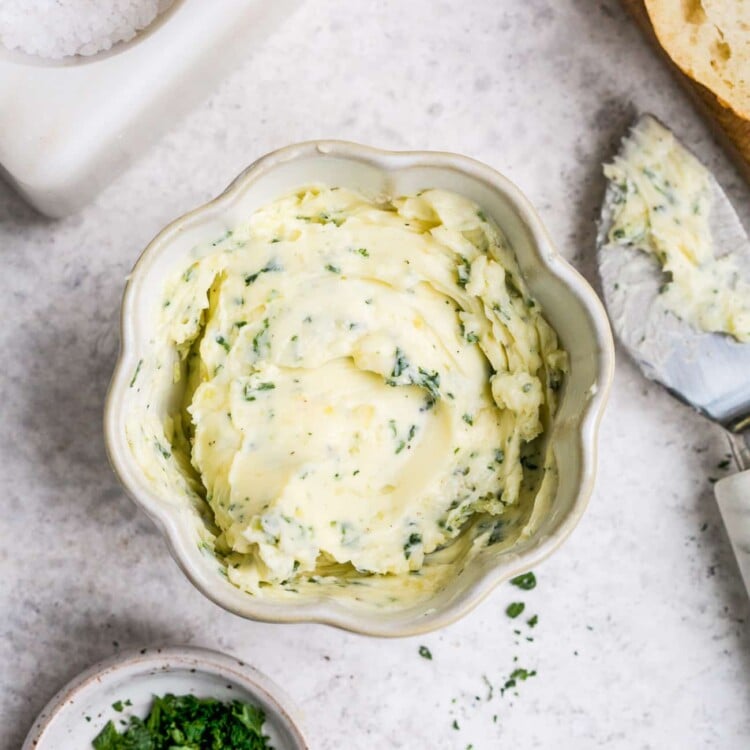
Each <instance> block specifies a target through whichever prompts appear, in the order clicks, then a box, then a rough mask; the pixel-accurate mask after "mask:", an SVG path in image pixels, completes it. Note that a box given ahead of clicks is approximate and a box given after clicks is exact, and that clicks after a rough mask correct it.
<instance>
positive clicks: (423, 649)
mask: <svg viewBox="0 0 750 750" xmlns="http://www.w3.org/2000/svg"><path fill="white" fill-rule="evenodd" d="M419 655H420V656H421V657H422V658H423V659H429V660H430V661H432V652H431V651H430V649H429V648H427V646H420V647H419Z"/></svg>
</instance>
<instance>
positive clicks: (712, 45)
mask: <svg viewBox="0 0 750 750" xmlns="http://www.w3.org/2000/svg"><path fill="white" fill-rule="evenodd" d="M644 4H645V6H646V11H647V13H648V15H649V18H650V20H651V24H652V26H653V29H654V33H655V34H656V37H657V39H658V40H659V43H660V44H661V46H662V47H663V49H664V51H665V52H666V53H667V54H668V55H669V57H670V58H671V59H672V60H673V61H674V63H675V64H676V65H677V66H678V67H679V68H680V69H681V70H682V71H683V72H684V73H685V74H686V75H687V76H689V77H690V78H692V79H693V80H694V81H696V82H698V83H700V84H702V85H703V86H705V87H706V88H707V89H709V90H710V91H711V92H712V93H713V94H714V95H715V96H716V98H717V100H718V101H719V103H720V104H721V105H722V106H724V107H726V108H727V109H730V110H732V111H733V112H734V113H735V114H737V115H738V116H739V117H741V118H742V119H744V120H750V3H744V2H737V0H644Z"/></svg>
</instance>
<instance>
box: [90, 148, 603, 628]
mask: <svg viewBox="0 0 750 750" xmlns="http://www.w3.org/2000/svg"><path fill="white" fill-rule="evenodd" d="M313 182H317V183H327V184H335V185H339V186H342V187H347V188H353V189H356V190H359V191H361V192H363V193H365V194H367V195H378V194H383V193H386V194H390V195H403V194H409V193H416V192H418V191H419V190H422V189H425V188H442V189H446V190H452V191H455V192H457V193H460V194H462V195H465V196H466V197H468V198H470V199H471V200H473V201H475V202H476V203H477V204H479V205H480V206H481V207H482V209H483V210H484V211H485V212H486V213H487V214H488V215H490V216H492V217H493V218H494V219H495V221H496V222H497V223H498V225H499V226H500V227H501V228H502V230H503V231H504V233H505V235H506V237H507V238H508V240H509V241H510V243H511V245H512V246H513V248H514V250H515V252H516V255H517V257H518V261H519V264H520V267H521V270H522V272H523V274H524V276H525V278H526V281H527V283H528V285H529V287H530V289H531V291H532V293H533V295H534V296H535V297H536V298H537V299H538V300H539V302H540V304H541V305H542V308H543V310H544V312H545V316H546V317H547V319H548V320H549V322H550V323H551V325H552V326H553V328H554V329H555V330H556V331H557V333H558V335H559V337H560V341H561V343H562V345H563V346H564V348H565V349H567V351H568V353H569V356H570V372H569V375H568V377H567V379H566V383H565V386H564V389H563V391H562V398H561V401H560V407H559V410H558V413H557V415H556V417H555V420H554V423H553V425H552V428H551V431H550V434H549V440H550V444H551V446H552V450H553V451H554V453H555V456H556V459H557V464H558V469H559V475H560V476H559V486H558V489H557V493H556V495H555V498H554V500H553V501H552V503H551V506H550V509H549V512H548V514H547V516H546V517H545V518H544V520H543V521H542V523H541V524H540V525H539V527H538V528H537V529H536V531H535V532H534V533H533V534H532V535H530V536H529V537H528V538H526V539H524V540H522V541H519V542H518V543H516V545H514V546H513V547H512V548H510V549H506V550H501V551H497V550H495V548H493V547H488V548H487V549H485V550H482V551H481V553H480V554H478V555H477V556H476V557H475V558H474V559H472V560H471V561H470V562H469V564H467V565H465V566H463V565H461V566H458V565H457V566H456V571H455V575H454V576H452V577H451V578H450V581H449V583H448V584H447V585H446V586H445V587H444V588H442V589H441V590H439V591H437V592H435V594H434V595H432V597H431V598H430V599H429V600H428V601H427V602H424V601H422V602H420V603H417V604H415V605H414V606H412V607H409V608H406V609H399V610H392V611H391V610H379V609H374V608H373V609H365V608H363V607H362V606H354V605H350V604H348V603H347V602H346V601H345V600H342V599H340V598H334V597H332V596H328V595H326V594H325V593H322V594H321V595H319V596H316V597H314V598H313V597H311V596H306V595H301V596H300V597H299V598H297V599H295V600H294V601H291V602H290V601H288V600H272V599H264V598H262V597H254V596H252V595H250V594H248V593H246V592H243V591H241V590H240V589H238V588H236V587H235V586H233V585H232V584H231V583H229V582H228V581H227V579H226V578H225V577H224V576H223V575H222V574H220V572H219V571H218V566H217V564H216V561H215V559H213V558H212V557H210V556H208V555H206V554H204V553H202V552H201V550H200V549H199V547H198V544H197V543H196V540H197V532H196V528H195V523H196V515H197V514H196V513H195V511H194V510H192V508H191V507H189V506H188V503H187V501H183V502H182V503H180V501H179V499H178V498H174V499H173V500H171V501H168V500H167V499H165V498H164V497H163V496H162V495H161V494H160V493H159V492H157V491H156V490H155V487H154V485H153V484H152V482H151V481H150V480H149V478H148V477H147V476H146V475H145V474H144V472H143V470H142V469H141V467H140V466H139V464H138V463H137V462H136V460H135V458H134V456H133V454H132V452H131V449H130V447H129V445H128V440H127V437H126V431H125V425H126V421H127V418H128V414H129V412H130V410H131V409H133V408H134V404H135V400H134V394H133V390H134V389H130V388H129V387H128V386H129V384H130V382H131V380H132V378H133V376H134V373H135V372H136V369H137V367H138V363H139V362H140V360H141V359H142V358H143V357H144V355H146V354H147V353H148V351H149V346H150V344H149V338H150V335H151V333H152V330H153V327H152V321H153V320H154V316H155V315H158V310H157V304H158V303H157V300H159V299H160V298H161V295H162V292H163V287H164V283H165V280H166V279H168V278H169V277H171V276H172V275H173V274H174V272H175V269H177V268H179V267H180V266H181V265H184V264H185V261H186V260H187V258H188V257H189V256H190V254H191V253H193V256H192V257H194V253H195V250H196V248H198V247H201V246H205V245H207V244H208V243H210V241H212V240H215V239H216V237H218V236H221V235H222V234H223V233H224V232H226V230H227V229H230V228H233V227H234V226H236V225H237V224H239V223H240V222H241V221H242V220H243V219H247V217H248V216H250V215H251V214H252V213H253V211H254V210H255V209H257V208H259V207H260V206H262V205H264V204H266V203H268V202H269V201H271V200H273V199H274V198H277V197H278V196H279V195H281V194H283V193H286V192H288V191H290V190H293V189H295V188H297V187H299V186H301V185H305V184H309V183H313ZM121 327H122V330H121V351H120V357H119V360H118V363H117V366H116V368H115V372H114V375H113V378H112V382H111V384H110V390H109V394H108V397H107V403H106V407H105V436H106V442H107V450H108V453H109V457H110V461H111V463H112V466H113V468H114V470H115V472H116V474H117V475H118V477H119V478H120V481H121V482H122V484H123V486H124V487H125V489H126V490H127V492H128V494H129V495H130V496H131V497H132V498H133V500H134V501H135V502H136V503H137V504H138V505H139V506H140V507H141V508H142V509H143V510H144V511H145V512H146V513H147V514H148V515H149V516H150V517H151V518H152V519H153V521H154V522H155V523H156V524H157V526H158V527H159V528H160V529H161V530H162V532H163V533H164V536H165V537H166V539H167V542H168V544H169V547H170V550H171V552H172V555H173V556H174V558H175V559H176V560H177V562H178V563H179V564H180V566H181V567H182V569H183V570H184V571H185V573H186V574H187V576H188V577H189V578H190V580H191V581H192V582H193V583H194V584H195V586H196V587H197V588H198V589H200V590H201V591H202V592H203V593H204V594H205V595H206V596H207V597H209V598H210V599H212V600H213V601H214V602H216V603H217V604H219V605H221V606H222V607H224V608H226V609H228V610H229V611H231V612H234V613H236V614H238V615H241V616H243V617H247V618H250V619H254V620H263V621H267V622H321V623H327V624H329V625H334V626H337V627H340V628H344V629H347V630H352V631H356V632H360V633H365V634H370V635H379V636H403V635H413V634H416V633H420V632H425V631H428V630H433V629H435V628H438V627H442V626H444V625H447V624H449V623H450V622H453V621H454V620H456V619H457V618H459V617H460V616H462V615H464V614H465V613H467V612H468V611H469V610H471V609H472V608H473V607H474V606H476V605H477V604H478V603H479V602H480V601H481V600H482V599H483V598H484V597H485V596H487V594H488V593H489V592H490V591H491V590H492V589H493V588H494V587H495V586H497V585H498V584H500V583H502V582H503V581H507V580H508V579H510V578H511V577H513V576H515V575H518V574H519V573H521V572H524V571H526V570H528V569H529V568H531V567H533V566H534V565H536V564H537V563H539V562H540V561H541V560H542V559H544V558H545V557H547V555H549V554H550V553H551V552H552V551H554V550H555V549H556V548H557V547H558V546H559V545H560V544H561V543H562V541H563V540H564V539H565V538H566V537H567V536H568V535H569V534H570V533H571V531H572V530H573V528H574V527H575V525H576V524H577V523H578V521H579V520H580V518H581V515H582V514H583V512H584V510H585V508H586V505H587V503H588V500H589V497H590V496H591V493H592V491H593V487H594V477H595V472H596V450H597V432H598V426H599V422H600V419H601V416H602V412H603V410H604V406H605V402H606V399H607V396H608V392H609V388H610V384H611V381H612V375H613V370H614V349H613V345H612V335H611V331H610V328H609V323H608V320H607V317H606V314H605V312H604V309H603V307H602V305H601V303H600V301H599V299H598V297H597V296H596V294H595V293H594V291H593V290H592V289H591V287H590V286H589V285H588V283H587V282H586V281H585V280H584V279H583V277H582V276H580V275H579V274H578V272H577V271H575V269H573V268H572V267H571V266H570V265H569V264H568V263H567V262H566V261H565V260H564V259H563V258H562V257H561V256H560V255H559V254H558V253H557V251H556V250H555V249H554V247H553V244H552V241H551V239H550V237H549V235H548V234H547V232H546V230H545V229H544V227H543V225H542V223H541V221H540V219H539V217H538V216H537V215H536V213H535V212H534V210H533V209H532V207H531V205H530V204H529V202H528V201H527V200H526V198H525V197H524V196H523V195H522V194H521V192H520V191H519V190H518V188H516V187H515V186H514V185H513V184H512V183H511V182H509V181H508V180H507V179H506V178H505V177H503V176H502V175H500V174H498V173H497V172H495V171H494V170H492V169H490V168H489V167H487V166H485V165H483V164H480V163H479V162H476V161H473V160H472V159H468V158H466V157H463V156H458V155H454V154H446V153H433V152H392V151H381V150H378V149H373V148H368V147H365V146H360V145H357V144H353V143H345V142H341V141H321V142H310V143H301V144H296V145H292V146H287V147H286V148H282V149H280V150H278V151H274V152H273V153H271V154H268V155H267V156H264V157H263V158H261V159H259V160H258V161H256V162H255V163H254V164H253V165H251V166H250V167H249V168H248V169H246V170H245V171H244V172H243V173H242V174H241V175H240V176H239V177H238V178H237V179H236V180H235V181H234V182H233V183H232V184H231V185H230V186H229V188H228V189H227V190H226V191H225V192H224V193H222V194H221V195H220V196H219V197H218V198H216V199H215V200H213V201H211V202H210V203H208V204H206V205H205V206H202V207H200V208H198V209H196V210H194V211H192V212H190V213H189V214H186V215H185V216H183V217H182V218H180V219H178V220H177V221H175V222H173V223H172V224H170V225H169V226H168V227H166V229H164V230H163V231H162V232H161V233H160V234H159V235H158V236H157V237H156V238H155V239H154V240H153V241H152V242H151V244H150V245H149V246H148V247H147V248H146V250H145V251H144V252H143V254H142V255H141V257H140V259H139V260H138V262H137V263H136V265H135V268H134V269H133V272H132V274H131V276H130V280H129V282H128V284H127V287H126V290H125V295H124V299H123V304H122V320H121ZM174 398H175V394H174V393H173V394H170V393H164V394H161V397H160V398H159V399H158V401H159V402H160V403H159V404H158V405H157V406H156V408H157V410H160V412H159V413H160V414H161V415H162V416H164V417H166V415H167V413H168V411H169V408H170V400H171V401H172V402H174ZM153 408H154V405H153V403H152V409H153Z"/></svg>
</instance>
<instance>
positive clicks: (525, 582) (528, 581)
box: [510, 571, 536, 591]
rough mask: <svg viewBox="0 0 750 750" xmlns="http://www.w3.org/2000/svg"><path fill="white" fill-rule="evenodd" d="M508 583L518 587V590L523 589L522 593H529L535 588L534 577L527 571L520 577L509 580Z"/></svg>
mask: <svg viewBox="0 0 750 750" xmlns="http://www.w3.org/2000/svg"><path fill="white" fill-rule="evenodd" d="M510 582H511V583H512V584H513V585H514V586H518V588H519V589H523V590H524V591H530V590H531V589H533V588H535V587H536V576H535V575H534V573H533V572H532V571H529V572H528V573H523V574H522V575H520V576H516V577H515V578H511V579H510Z"/></svg>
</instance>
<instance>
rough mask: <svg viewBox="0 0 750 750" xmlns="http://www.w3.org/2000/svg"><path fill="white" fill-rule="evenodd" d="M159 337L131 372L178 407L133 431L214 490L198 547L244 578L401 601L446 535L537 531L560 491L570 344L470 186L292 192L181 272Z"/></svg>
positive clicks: (193, 492) (257, 585) (278, 586)
mask: <svg viewBox="0 0 750 750" xmlns="http://www.w3.org/2000/svg"><path fill="white" fill-rule="evenodd" d="M154 341H155V342H156V345H157V346H156V349H155V351H157V352H160V353H159V354H158V355H157V356H156V360H158V361H155V363H152V365H151V366H150V367H146V366H145V365H144V372H136V374H135V378H134V384H133V387H135V388H143V389H144V392H145V393H146V394H148V392H149V389H151V388H152V386H151V385H150V381H151V379H152V378H153V377H156V378H157V379H158V378H159V377H162V378H163V377H164V373H169V377H170V378H171V381H172V384H173V390H176V391H177V392H179V394H180V396H179V399H177V401H178V402H179V403H177V402H175V403H176V406H174V407H167V411H169V409H170V408H171V411H169V416H168V418H167V419H160V418H158V417H155V416H153V415H146V416H145V417H144V416H143V415H140V416H139V417H138V419H137V420H133V422H132V423H131V424H130V425H129V428H128V431H129V439H130V443H131V446H132V448H133V450H134V452H135V454H136V456H137V458H138V460H139V462H140V464H141V466H142V467H143V468H144V472H145V473H146V474H147V475H148V476H149V477H151V478H152V479H153V481H155V482H156V483H157V484H159V485H160V486H161V487H162V488H163V490H164V494H167V493H171V494H174V493H175V488H176V487H179V488H180V489H181V491H183V492H185V493H187V494H188V495H190V496H191V497H193V500H194V502H195V506H196V507H199V506H200V502H201V501H202V500H200V499H204V500H205V502H206V503H207V505H208V506H210V511H209V512H207V513H204V517H205V518H206V519H207V521H206V532H205V533H204V534H203V544H205V545H206V546H208V547H210V548H211V549H212V550H213V551H214V552H215V553H216V555H217V558H218V559H219V561H220V563H221V565H222V566H225V568H224V569H225V571H226V575H227V577H228V578H229V580H230V581H231V582H232V583H234V584H235V585H237V586H238V587H240V588H242V589H244V590H246V591H248V592H250V593H253V594H260V593H263V594H271V593H273V592H276V593H284V592H286V593H287V594H290V593H298V592H300V591H302V590H303V589H304V588H305V587H309V586H311V585H316V586H319V585H320V584H321V583H334V584H335V585H336V586H338V587H344V586H345V585H347V586H348V583H351V584H358V585H359V587H360V588H367V587H370V588H374V589H377V588H378V586H380V588H381V590H383V591H386V590H387V592H388V595H387V597H385V598H384V599H383V601H386V600H387V601H388V602H390V603H393V602H396V601H398V599H399V597H398V596H397V595H396V593H394V592H398V591H403V590H404V587H405V586H411V587H412V588H414V587H417V588H419V587H421V588H422V589H424V590H429V589H431V588H432V587H434V586H436V585H439V584H440V581H439V580H438V579H439V576H437V575H436V574H434V571H437V570H442V568H443V567H444V566H443V565H442V562H444V561H445V559H446V557H445V556H446V550H448V551H451V550H452V552H450V554H454V555H455V554H458V553H459V552H460V553H461V554H467V553H468V551H469V550H472V549H479V548H481V547H486V546H487V545H495V544H502V545H510V544H512V543H513V541H515V540H516V539H518V538H519V536H521V535H523V534H525V533H529V531H530V529H531V528H532V527H533V526H534V524H535V523H536V522H537V520H538V518H539V517H540V516H541V515H543V514H544V511H545V509H546V508H547V504H548V502H549V500H550V498H551V497H552V496H553V494H554V491H555V487H556V476H557V475H556V469H555V465H554V460H553V457H552V456H551V454H550V451H549V450H548V447H547V443H546V441H545V440H544V435H543V433H544V431H545V429H546V428H547V427H549V425H550V423H551V418H552V415H553V414H554V411H555V406H556V392H557V390H558V388H559V387H560V384H561V378H562V372H563V370H564V369H565V361H566V357H565V353H564V352H563V351H562V350H561V349H560V347H559V346H558V342H557V337H556V335H555V333H554V331H553V330H552V328H551V327H550V326H549V325H548V323H547V322H546V321H545V319H544V317H543V315H542V310H541V309H540V306H539V304H538V303H537V302H536V301H535V300H534V299H533V298H532V296H531V295H530V293H529V291H528V289H527V287H526V284H525V282H524V279H523V278H522V276H521V273H520V271H519V268H518V264H517V261H516V258H515V256H514V253H513V251H512V249H511V248H510V246H509V245H508V243H507V241H506V240H505V238H504V237H503V235H502V233H501V231H500V230H499V228H498V227H497V226H496V225H495V224H494V223H493V222H491V221H488V219H487V217H486V216H485V215H484V214H483V212H482V211H481V210H479V209H478V207H477V206H476V205H475V204H474V203H472V202H470V201H469V200H467V199H465V198H463V197H461V196H459V195H456V194H453V193H449V192H445V191H440V190H427V191H424V192H422V193H420V194H418V195H414V196H409V197H400V198H394V199H387V198H383V197H381V198H378V199H368V198H366V197H364V196H363V195H361V194H359V193H356V192H352V191H350V190H345V189H343V188H342V189H338V188H335V187H332V188H329V187H325V186H313V187H306V188H304V189H300V190H298V191H296V192H294V193H293V194H290V195H286V196H284V197H282V198H280V199H278V200H276V201H274V202H272V203H270V204H268V205H266V206H265V207H263V208H261V209H259V210H257V211H256V212H255V213H254V214H253V215H252V216H251V217H249V219H248V221H247V222H246V223H245V224H243V225H242V226H238V227H235V228H234V229H233V231H232V232H229V233H227V236H226V237H224V238H221V239H219V240H217V241H216V242H214V243H213V244H212V246H211V247H209V248H201V249H200V250H199V252H198V253H197V259H195V260H194V262H192V263H191V264H190V265H189V266H186V267H183V268H181V269H179V272H178V274H176V276H175V278H174V279H173V280H172V281H170V283H169V284H168V286H167V289H166V293H165V297H164V299H163V301H162V305H161V321H160V323H159V325H158V331H157V333H156V334H155V339H154ZM146 370H148V372H146ZM146 400H148V402H149V403H148V407H147V409H151V410H152V411H153V410H154V409H153V407H152V406H151V402H152V401H153V402H154V403H155V402H156V401H157V399H150V397H147V398H146ZM343 582H346V583H343ZM358 596H360V594H358Z"/></svg>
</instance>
